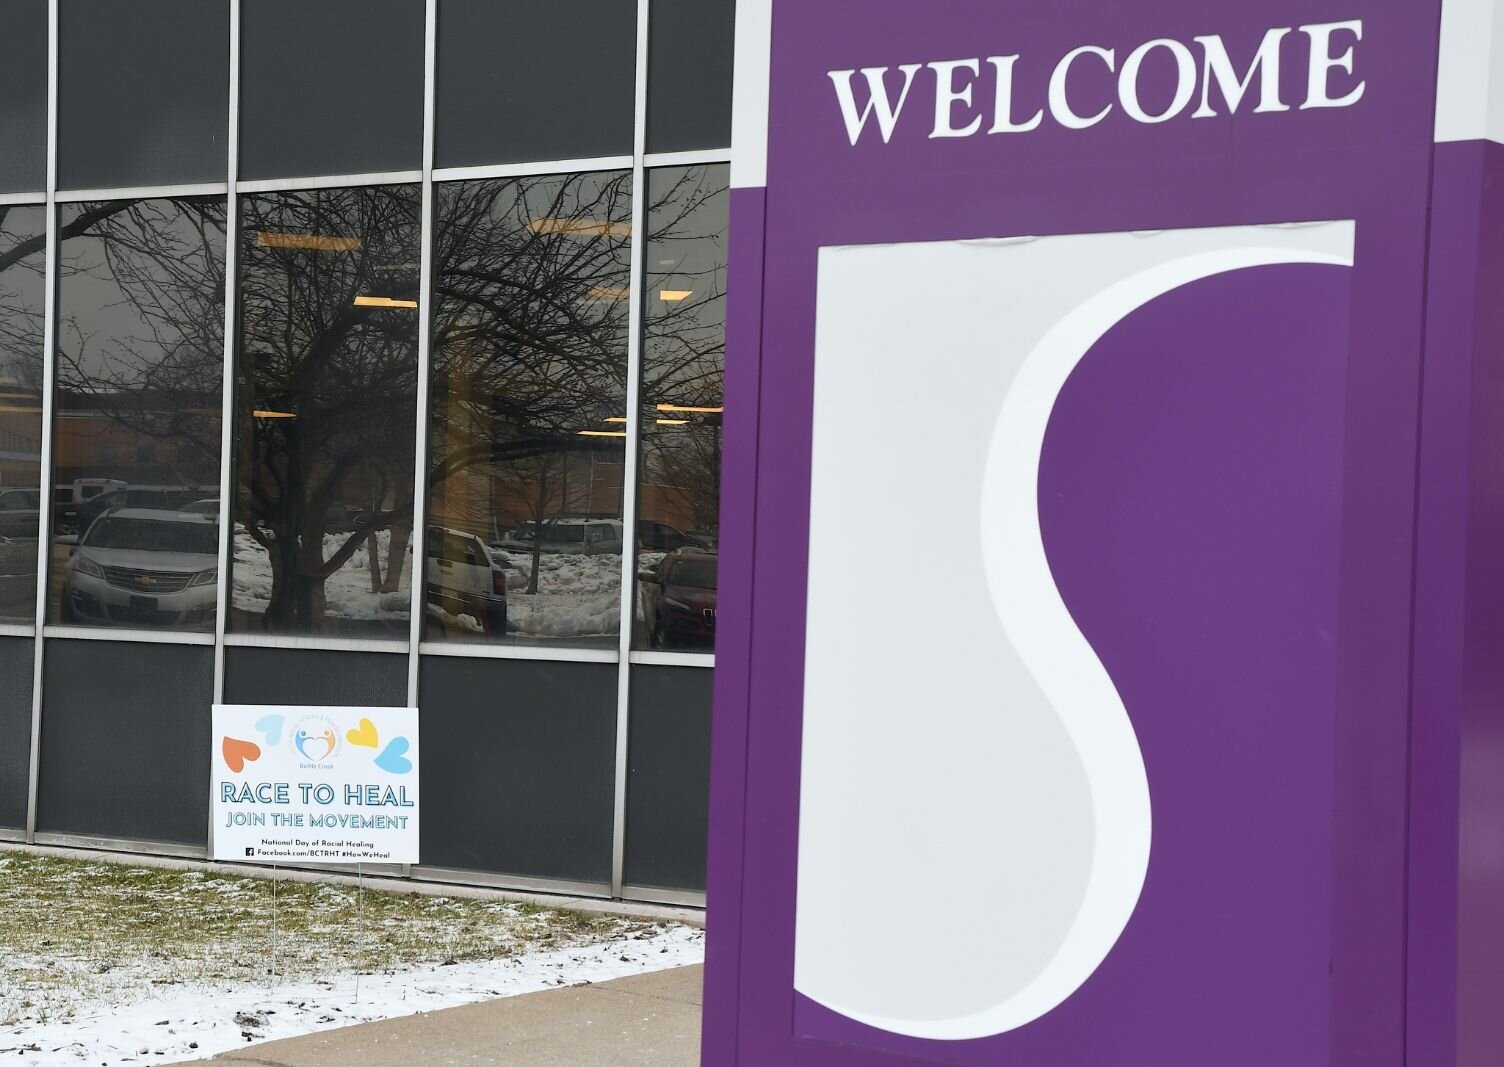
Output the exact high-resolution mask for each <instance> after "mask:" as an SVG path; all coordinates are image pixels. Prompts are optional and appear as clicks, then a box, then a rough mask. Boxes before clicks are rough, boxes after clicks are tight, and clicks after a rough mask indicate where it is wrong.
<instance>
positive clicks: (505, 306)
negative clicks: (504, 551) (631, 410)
mask: <svg viewBox="0 0 1504 1067" xmlns="http://www.w3.org/2000/svg"><path fill="white" fill-rule="evenodd" d="M630 219H631V176H630V175H629V174H610V175H571V176H568V177H564V178H556V177H548V178H519V179H506V180H496V181H480V182H469V183H464V184H455V185H448V186H444V187H442V188H441V190H440V194H439V211H438V219H437V225H436V228H435V235H434V241H435V246H434V247H435V256H436V262H437V263H438V270H437V272H436V274H435V278H436V282H435V290H436V291H435V296H436V298H437V312H436V317H435V327H434V383H435V390H434V392H435V395H436V397H437V398H440V399H441V401H447V404H448V406H449V410H448V412H447V413H446V417H443V418H439V419H436V420H435V423H434V426H435V440H434V447H433V457H432V458H433V464H432V466H431V468H430V471H429V484H430V486H431V487H433V488H434V489H435V490H437V491H440V492H442V490H443V486H444V483H445V482H446V481H447V480H448V479H450V478H452V477H454V476H455V475H457V474H459V473H460V472H463V471H466V470H467V469H471V468H475V467H477V466H485V465H506V464H514V463H517V462H519V461H523V460H528V459H531V458H533V457H538V456H542V455H548V454H555V453H561V452H582V451H591V450H601V449H606V450H608V451H612V450H614V451H619V450H620V448H621V444H620V441H619V440H617V439H613V438H603V437H586V436H581V434H580V431H581V430H596V431H602V432H608V431H609V430H610V428H611V426H612V425H613V424H611V423H609V422H608V421H607V420H608V419H611V418H613V417H620V416H622V415H624V414H625V412H624V411H623V397H624V395H625V387H626V344H625V341H626V329H627V296H626V294H627V276H628V269H629V261H628V249H627V239H628V238H629V237H630V233H631V224H630ZM477 430H481V431H482V432H476V431H477Z"/></svg>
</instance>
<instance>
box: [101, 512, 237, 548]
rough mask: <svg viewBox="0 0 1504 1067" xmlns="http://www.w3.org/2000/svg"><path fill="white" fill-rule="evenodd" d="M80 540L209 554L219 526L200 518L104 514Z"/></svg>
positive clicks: (214, 542) (215, 542)
mask: <svg viewBox="0 0 1504 1067" xmlns="http://www.w3.org/2000/svg"><path fill="white" fill-rule="evenodd" d="M83 543H84V545H86V546H87V547H89V548H113V549H121V550H125V551H135V552H191V553H195V554H200V555H206V556H212V555H214V553H215V552H216V551H218V548H219V527H218V525H217V524H215V523H210V522H205V521H203V520H201V519H195V520H191V521H190V520H178V519H170V518H165V517H164V518H162V519H147V518H137V519H127V518H117V517H114V516H109V515H106V516H105V517H104V518H102V519H100V520H99V521H98V522H96V523H95V524H94V525H93V526H91V527H90V528H89V532H88V534H87V535H85V537H84V541H83Z"/></svg>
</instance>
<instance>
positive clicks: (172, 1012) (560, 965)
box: [0, 927, 704, 1067]
mask: <svg viewBox="0 0 1504 1067" xmlns="http://www.w3.org/2000/svg"><path fill="white" fill-rule="evenodd" d="M703 958H704V932H703V931H701V930H696V929H691V928H688V927H672V928H668V929H666V930H662V931H660V932H657V933H654V934H652V935H651V936H646V937H638V938H628V939H624V940H620V941H612V942H609V943H607V944H604V945H594V946H589V947H584V948H568V949H557V950H553V951H548V952H534V953H530V954H528V955H525V956H520V957H514V958H511V959H503V960H493V961H487V962H480V963H456V964H454V965H452V966H447V967H444V966H440V967H425V968H418V969H413V970H408V971H401V972H398V973H395V974H386V975H365V976H362V977H361V978H360V981H359V991H358V992H357V990H356V979H355V977H354V976H353V975H348V974H330V975H326V976H323V977H320V978H316V979H313V980H303V981H297V982H290V983H286V984H280V983H279V984H275V985H257V986H250V987H247V986H244V985H224V984H222V985H182V986H174V987H169V988H168V989H167V990H164V991H163V992H160V993H157V994H155V995H153V996H151V997H148V998H146V999H143V1000H136V1001H128V1002H124V1003H110V1002H104V1001H102V1002H96V1003H93V1004H90V1005H87V1006H85V1007H84V1008H83V1009H81V1010H80V1011H79V1012H78V1013H77V1014H76V1015H75V1016H74V1017H73V1018H71V1019H67V1020H56V1021H48V1022H30V1023H21V1024H20V1025H18V1026H17V1027H16V1028H15V1029H14V1030H12V1031H9V1032H6V1033H0V1063H6V1064H10V1063H15V1064H25V1065H27V1067H33V1065H34V1067H57V1065H73V1064H87V1065H89V1067H93V1065H94V1064H99V1065H100V1067H117V1065H121V1064H167V1063H177V1062H179V1061H181V1060H192V1059H198V1058H207V1057H209V1056H213V1055H217V1054H218V1053H221V1052H228V1051H231V1050H232V1049H242V1048H246V1047H247V1046H250V1045H252V1044H253V1043H255V1042H258V1041H275V1040H277V1039H280V1038H286V1037H297V1036H299V1035H302V1034H309V1033H315V1032H318V1031H322V1030H332V1029H335V1028H337V1027H341V1026H350V1025H353V1024H355V1023H363V1022H374V1021H376V1020H378V1019H393V1018H397V1017H400V1016H404V1015H413V1014H416V1013H418V1012H428V1011H437V1010H439V1009H441V1008H454V1007H459V1006H460V1005H463V1004H473V1003H476V1002H477V1001H481V1000H490V999H494V998H496V997H509V996H516V995H517V994H519V993H533V992H537V991H539V990H543V989H552V988H556V987H559V986H568V985H579V984H581V983H585V982H604V981H609V980H610V979H613V978H624V977H626V976H628V975H633V974H642V973H644V972H647V971H658V970H666V969H668V968H670V967H682V966H684V965H686V964H692V963H699V962H701V961H702V960H703Z"/></svg>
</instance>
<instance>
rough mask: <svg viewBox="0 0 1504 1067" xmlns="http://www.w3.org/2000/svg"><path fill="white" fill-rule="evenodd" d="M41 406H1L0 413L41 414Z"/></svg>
mask: <svg viewBox="0 0 1504 1067" xmlns="http://www.w3.org/2000/svg"><path fill="white" fill-rule="evenodd" d="M41 413H42V409H41V408H0V415H40V414H41Z"/></svg>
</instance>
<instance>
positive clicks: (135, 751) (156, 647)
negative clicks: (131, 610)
mask: <svg viewBox="0 0 1504 1067" xmlns="http://www.w3.org/2000/svg"><path fill="white" fill-rule="evenodd" d="M42 678H43V685H42V689H43V693H44V694H45V696H44V702H43V705H42V761H41V766H40V768H39V770H38V774H37V780H38V794H37V829H38V830H42V831H47V832H51V833H69V834H85V835H88V836H91V837H93V836H97V837H113V838H124V839H127V840H136V841H172V842H176V843H178V844H183V845H197V846H198V847H200V848H202V847H203V844H204V841H205V839H206V836H207V834H208V830H209V826H208V817H209V759H208V756H209V745H210V743H211V742H210V739H209V706H210V703H211V702H212V701H213V700H214V650H213V649H212V648H206V647H204V646H202V645H192V646H183V645H170V644H147V643H144V642H142V643H130V644H128V643H125V642H121V641H69V640H65V639H53V640H51V641H49V642H48V644H47V656H46V660H45V663H44V665H43V667H42Z"/></svg>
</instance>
